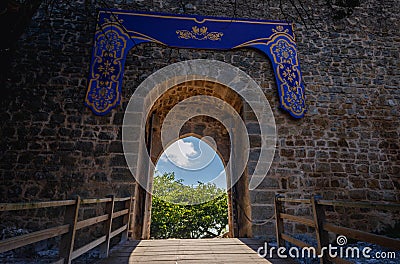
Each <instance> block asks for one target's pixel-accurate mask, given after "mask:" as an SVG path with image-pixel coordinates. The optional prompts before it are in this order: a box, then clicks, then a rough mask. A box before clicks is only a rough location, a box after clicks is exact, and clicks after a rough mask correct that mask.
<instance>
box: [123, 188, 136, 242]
mask: <svg viewBox="0 0 400 264" xmlns="http://www.w3.org/2000/svg"><path fill="white" fill-rule="evenodd" d="M132 203H133V198H132V196H131V197H130V199H129V200H128V201H126V202H125V209H128V210H129V211H128V214H126V215H124V218H123V220H122V225H126V230H125V231H124V232H122V236H121V243H123V242H125V241H126V240H128V236H129V231H130V230H131V228H130V224H131V213H132Z"/></svg>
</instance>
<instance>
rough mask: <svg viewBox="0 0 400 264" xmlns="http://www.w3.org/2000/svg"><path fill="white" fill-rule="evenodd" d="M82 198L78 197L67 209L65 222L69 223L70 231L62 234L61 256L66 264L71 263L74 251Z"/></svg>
mask: <svg viewBox="0 0 400 264" xmlns="http://www.w3.org/2000/svg"><path fill="white" fill-rule="evenodd" d="M80 204H81V198H80V197H79V196H77V197H76V202H75V204H73V205H69V206H67V207H66V209H65V215H64V224H68V225H69V232H68V233H66V234H64V235H62V236H61V243H60V257H61V258H63V259H64V263H65V264H70V263H71V261H72V259H71V256H72V252H73V251H74V242H75V233H76V223H77V222H78V214H79V206H80Z"/></svg>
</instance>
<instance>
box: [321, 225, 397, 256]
mask: <svg viewBox="0 0 400 264" xmlns="http://www.w3.org/2000/svg"><path fill="white" fill-rule="evenodd" d="M324 229H325V230H326V231H329V232H332V233H336V234H340V235H344V236H346V237H351V238H354V239H357V240H361V241H365V242H369V243H372V244H377V245H380V246H383V247H386V248H390V249H394V250H400V239H394V238H389V237H385V236H379V235H375V234H371V233H368V232H364V231H359V230H355V229H351V228H347V227H341V226H337V225H333V224H329V223H325V224H324Z"/></svg>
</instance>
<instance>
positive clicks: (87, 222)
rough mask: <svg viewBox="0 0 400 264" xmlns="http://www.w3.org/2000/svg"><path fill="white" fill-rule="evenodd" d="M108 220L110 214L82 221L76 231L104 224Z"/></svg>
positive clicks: (77, 225)
mask: <svg viewBox="0 0 400 264" xmlns="http://www.w3.org/2000/svg"><path fill="white" fill-rule="evenodd" d="M106 220H108V214H104V215H100V216H96V217H92V218H89V219H86V220H82V221H79V222H78V223H76V230H79V229H82V228H85V227H87V226H91V225H94V224H98V223H101V222H104V221H106Z"/></svg>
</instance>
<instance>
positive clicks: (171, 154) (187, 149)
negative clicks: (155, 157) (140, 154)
mask: <svg viewBox="0 0 400 264" xmlns="http://www.w3.org/2000/svg"><path fill="white" fill-rule="evenodd" d="M197 154H198V152H197V151H196V150H195V149H194V146H193V143H192V142H184V141H183V140H182V139H180V140H178V141H176V142H174V143H173V144H172V145H170V146H169V147H168V148H167V150H166V151H165V152H164V153H163V154H162V156H161V158H160V159H161V160H162V161H164V162H167V161H171V162H172V163H174V164H175V165H176V166H182V167H186V166H189V165H190V161H191V157H194V156H196V155H197Z"/></svg>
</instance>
